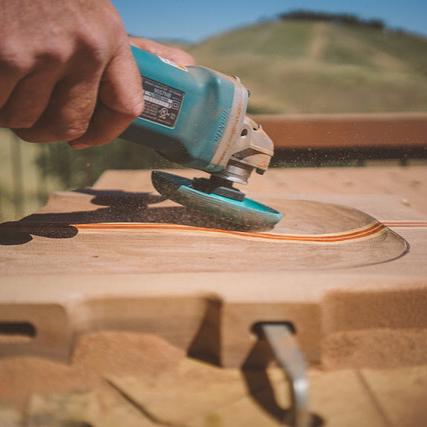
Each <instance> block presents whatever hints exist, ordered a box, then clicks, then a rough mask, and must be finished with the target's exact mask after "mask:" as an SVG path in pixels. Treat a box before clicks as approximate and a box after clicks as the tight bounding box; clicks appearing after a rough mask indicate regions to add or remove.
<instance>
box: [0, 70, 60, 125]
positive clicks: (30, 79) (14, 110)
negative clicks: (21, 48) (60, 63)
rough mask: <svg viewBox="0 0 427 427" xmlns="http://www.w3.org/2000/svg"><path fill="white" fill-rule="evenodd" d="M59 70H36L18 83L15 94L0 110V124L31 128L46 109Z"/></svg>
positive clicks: (14, 89)
mask: <svg viewBox="0 0 427 427" xmlns="http://www.w3.org/2000/svg"><path fill="white" fill-rule="evenodd" d="M57 73H58V70H55V69H50V70H49V69H46V70H43V72H37V71H36V72H34V73H32V74H30V75H28V76H26V77H24V78H23V79H22V80H20V81H19V82H17V83H16V85H15V86H14V88H13V96H9V99H8V100H7V102H6V103H5V104H4V105H3V107H2V108H1V110H0V124H1V125H2V126H3V127H8V128H30V127H31V126H33V125H34V123H36V122H37V120H38V119H39V118H40V116H41V115H42V113H43V111H44V110H45V109H46V107H47V105H48V102H49V98H50V96H51V94H52V91H53V88H54V85H55V82H56V80H57V77H56V74H57Z"/></svg>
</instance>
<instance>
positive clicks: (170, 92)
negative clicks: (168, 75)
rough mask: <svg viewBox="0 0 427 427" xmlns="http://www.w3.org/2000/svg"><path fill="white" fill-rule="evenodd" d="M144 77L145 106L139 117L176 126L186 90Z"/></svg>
mask: <svg viewBox="0 0 427 427" xmlns="http://www.w3.org/2000/svg"><path fill="white" fill-rule="evenodd" d="M142 79H143V83H142V86H143V88H144V101H145V107H144V111H143V112H142V114H141V115H140V116H139V117H142V118H143V119H147V120H151V121H152V122H156V123H159V124H161V125H165V126H169V127H174V126H175V123H176V119H177V118H178V114H179V111H180V110H181V105H182V101H183V100H184V92H183V91H182V90H178V89H174V88H173V87H170V86H167V85H165V84H163V83H160V82H156V81H155V80H151V79H147V78H146V77H144V76H143V77H142Z"/></svg>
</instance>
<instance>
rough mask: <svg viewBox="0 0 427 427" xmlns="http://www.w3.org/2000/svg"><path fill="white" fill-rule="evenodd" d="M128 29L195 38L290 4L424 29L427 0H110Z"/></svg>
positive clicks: (265, 15) (423, 31)
mask: <svg viewBox="0 0 427 427" xmlns="http://www.w3.org/2000/svg"><path fill="white" fill-rule="evenodd" d="M113 3H114V5H115V6H116V7H117V9H118V10H119V12H120V14H121V15H122V18H123V20H124V22H125V25H126V28H127V30H128V32H131V33H134V34H139V35H144V36H146V37H151V38H175V39H184V40H188V41H197V40H201V39H204V38H206V37H209V36H211V35H213V34H216V33H218V32H221V31H225V30H228V29H231V28H234V27H236V26H241V25H245V24H247V23H252V22H256V21H257V20H259V19H262V18H269V17H273V16H274V15H277V14H278V13H281V12H284V11H289V10H293V9H313V10H321V11H328V12H347V13H354V14H356V15H358V16H361V17H364V18H381V19H382V20H384V21H385V22H386V23H387V24H388V25H390V26H392V27H400V28H404V29H406V30H410V31H413V32H418V33H421V34H424V35H427V0H311V1H308V0H208V1H203V0H151V1H149V0H113Z"/></svg>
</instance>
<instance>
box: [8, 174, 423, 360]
mask: <svg viewBox="0 0 427 427" xmlns="http://www.w3.org/2000/svg"><path fill="white" fill-rule="evenodd" d="M306 172H307V174H306V177H307V181H308V182H315V181H316V177H315V174H316V173H317V171H314V170H313V171H306ZM353 172H354V170H351V169H341V170H334V171H333V173H334V174H335V178H334V181H335V180H339V179H348V176H350V175H351V174H352V173H353ZM180 173H181V174H183V175H186V176H192V175H193V174H194V171H180ZM292 173H293V171H289V170H281V171H279V170H272V171H269V174H267V175H266V177H265V178H261V180H260V179H259V178H258V177H256V178H255V179H254V181H253V187H252V186H251V188H253V193H252V194H250V195H251V197H253V198H256V199H259V200H261V201H263V202H266V203H268V204H270V205H272V206H273V207H275V208H278V209H280V210H282V211H284V213H285V219H284V220H283V221H282V222H281V224H279V226H278V227H277V228H276V229H275V230H274V232H272V233H263V234H260V233H252V234H244V233H232V232H226V233H225V232H222V231H218V230H212V229H211V228H209V227H210V226H211V224H208V223H206V221H205V220H204V219H202V218H201V217H197V216H194V215H190V214H189V213H188V212H186V211H185V209H183V208H181V207H178V206H176V205H174V204H173V203H172V202H168V201H163V200H162V199H161V198H160V197H159V196H158V195H156V194H154V193H150V191H151V184H150V181H149V173H148V172H142V171H141V172H137V171H121V172H110V173H107V174H106V175H104V176H103V177H102V178H101V179H100V181H99V182H98V183H97V185H95V187H94V189H89V190H84V191H80V192H73V193H58V194H55V195H54V196H53V197H52V198H51V199H50V201H49V203H48V205H47V206H46V207H45V208H43V209H42V210H41V211H40V212H39V213H38V214H35V215H33V216H30V217H28V218H26V219H24V220H23V221H21V222H19V223H17V224H16V223H15V224H5V225H3V226H2V233H1V235H2V238H1V242H2V245H1V246H0V271H1V273H2V279H1V280H2V286H1V291H0V304H1V305H0V321H3V324H2V325H3V337H2V342H1V343H0V353H1V354H2V355H5V356H6V355H8V356H11V355H22V354H35V355H40V356H46V357H50V358H59V359H62V360H67V359H68V357H69V355H70V354H71V353H72V350H73V345H74V344H73V343H74V340H75V337H77V336H79V335H81V334H83V333H85V332H87V331H91V330H97V329H125V330H138V331H144V332H150V333H154V334H158V335H160V336H162V337H164V338H166V339H167V340H168V341H170V342H171V343H173V344H175V345H177V346H179V347H181V348H183V349H185V350H187V351H188V352H189V353H190V354H194V355H199V356H200V357H207V358H210V359H211V360H216V361H217V362H218V363H221V364H222V365H224V366H240V365H241V364H243V363H244V362H245V359H246V358H247V356H248V354H249V353H250V351H251V347H252V346H253V345H254V341H255V337H254V336H252V335H251V333H250V328H251V326H252V325H253V323H255V322H257V321H260V320H270V321H271V320H274V321H290V322H293V323H294V325H295V326H296V328H297V331H298V339H299V342H300V345H301V347H302V348H303V350H304V351H305V352H306V354H307V357H308V358H309V360H310V361H311V362H315V363H319V362H322V363H323V364H324V365H325V366H328V367H331V368H333V367H336V366H340V367H344V366H353V365H358V366H359V365H361V364H362V365H363V366H369V359H371V358H373V359H375V357H373V355H375V354H377V353H378V352H379V351H380V350H381V349H380V348H379V346H378V345H377V346H376V344H375V340H373V339H372V337H373V336H377V335H375V334H381V333H382V332H383V331H384V330H387V329H388V328H393V329H395V330H396V331H398V332H399V331H401V332H404V333H405V334H406V336H407V337H408V336H409V338H407V339H409V340H411V341H412V342H413V343H415V345H414V346H413V347H411V350H410V351H409V354H408V352H405V357H404V359H405V363H409V364H410V363H412V362H414V363H415V361H417V363H418V362H419V361H420V360H421V361H426V360H427V357H426V356H425V355H426V354H427V352H426V347H427V345H426V340H425V339H424V338H425V334H423V333H422V331H423V330H425V329H426V328H427V311H426V310H425V306H426V303H427V287H426V280H425V279H426V278H427V265H426V263H425V259H426V256H427V246H426V244H425V241H426V240H425V237H426V235H427V234H426V230H427V229H426V228H425V224H426V223H425V215H422V214H419V213H417V212H416V211H414V210H413V209H411V208H410V207H409V206H408V203H403V204H402V199H404V198H405V195H404V194H403V195H401V196H399V197H390V196H389V195H387V196H383V195H381V194H377V195H375V196H372V195H368V196H364V195H363V194H358V195H357V196H356V197H353V196H351V195H349V192H350V190H348V188H347V189H346V190H347V191H346V193H347V194H341V195H337V194H336V193H334V194H332V195H330V196H328V194H327V191H326V192H324V193H323V194H322V193H320V192H317V194H315V195H314V196H313V197H311V196H310V195H308V194H304V197H303V199H305V200H302V201H301V200H297V199H298V198H299V197H298V196H299V195H298V194H295V192H294V194H290V193H289V192H288V191H287V189H286V188H284V186H283V184H282V183H283V182H287V181H286V176H287V175H289V177H290V182H292V179H293V178H292ZM298 173H300V172H299V171H298ZM339 174H341V175H339ZM423 174H424V170H420V171H419V172H418V175H417V176H418V178H417V179H418V180H420V181H421V182H423V181H422V180H423V178H424V175H425V174H424V175H423ZM339 177H341V178H339ZM396 180H398V179H397V178H396ZM288 182H289V181H288ZM323 183H324V184H323V185H324V189H325V190H329V189H330V188H329V187H328V186H329V181H328V180H324V181H323ZM333 185H336V184H331V186H332V187H333ZM314 188H315V186H314ZM136 189H137V190H138V191H137V192H135V190H136ZM301 191H304V192H305V193H307V187H306V183H304V182H302V184H301ZM316 199H317V200H316ZM328 202H333V204H332V203H328ZM337 202H338V203H339V202H340V204H341V205H346V206H337V205H336V203H337ZM358 205H359V206H366V207H367V208H369V209H365V210H366V213H364V212H360V211H358V210H356V209H354V207H358ZM381 221H386V223H388V224H390V225H391V226H392V227H387V226H384V225H383V224H382V222H381ZM194 226H196V228H195V227H194ZM406 241H408V242H409V245H410V248H411V249H410V252H409V253H406V252H407V249H408V246H407V243H406ZM52 319H54V321H53V320H52ZM5 322H9V324H8V325H9V326H8V327H9V329H7V327H5ZM10 323H12V326H10ZM0 326H1V324H0ZM6 326H7V325H6ZM11 328H12V329H13V328H15V332H16V334H15V336H11V335H10V330H11ZM31 328H33V329H31ZM1 330H2V328H1V327H0V331H1ZM5 331H6V332H9V334H6V333H5ZM420 331H421V332H420ZM355 333H357V337H356V338H355V335H354V334H355ZM354 339H356V341H357V342H359V343H361V342H363V343H365V342H371V343H372V345H371V346H367V345H365V348H366V351H365V352H362V354H360V355H359V356H358V358H354V357H352V354H349V352H348V347H349V342H350V343H352V342H353V341H352V340H354ZM346 340H347V341H346ZM382 344H383V343H382ZM401 345H402V346H404V345H405V341H404V340H403V341H402V343H401ZM381 353H384V350H383V349H382V350H381ZM397 354H399V351H398V352H397ZM355 359H356V360H355ZM385 359H386V360H384V363H385V364H386V365H387V363H391V364H396V363H397V364H399V363H400V362H401V361H402V359H399V358H397V359H398V360H396V357H393V358H390V360H387V358H385Z"/></svg>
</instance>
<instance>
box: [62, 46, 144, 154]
mask: <svg viewBox="0 0 427 427" xmlns="http://www.w3.org/2000/svg"><path fill="white" fill-rule="evenodd" d="M143 109H144V97H143V91H142V82H141V76H140V74H139V72H138V68H137V66H136V64H135V61H134V59H133V56H132V54H131V51H130V48H129V46H128V45H127V44H125V45H123V46H122V47H121V48H120V49H119V51H118V52H117V54H116V56H114V57H113V59H112V60H111V62H110V63H109V64H108V66H107V68H106V69H105V72H104V75H103V77H102V80H101V84H100V87H99V93H98V104H97V106H96V109H95V112H94V114H93V116H92V119H91V122H90V125H89V128H88V129H87V132H85V133H84V135H82V136H80V137H78V138H75V139H74V140H73V141H71V142H70V145H71V146H72V147H73V148H85V147H88V146H91V145H101V144H106V143H108V142H111V141H112V140H113V139H114V138H117V137H118V136H119V135H120V134H121V133H122V132H123V131H124V130H125V129H126V128H127V127H128V126H129V125H130V123H131V122H132V120H134V119H135V118H136V117H137V116H138V115H139V114H141V112H142V110H143Z"/></svg>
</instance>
